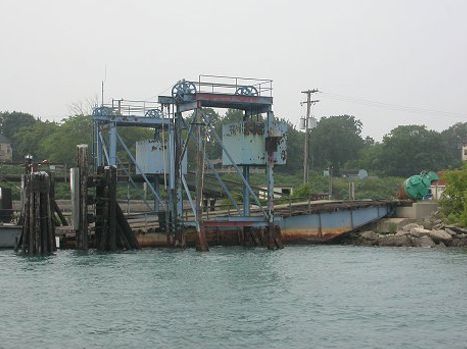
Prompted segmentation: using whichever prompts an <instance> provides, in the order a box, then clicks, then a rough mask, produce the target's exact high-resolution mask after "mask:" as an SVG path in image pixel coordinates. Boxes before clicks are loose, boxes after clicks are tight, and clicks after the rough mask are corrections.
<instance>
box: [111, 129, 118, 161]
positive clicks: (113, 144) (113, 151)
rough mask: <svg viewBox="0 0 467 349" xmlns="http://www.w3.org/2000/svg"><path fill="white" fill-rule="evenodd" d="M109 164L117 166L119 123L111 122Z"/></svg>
mask: <svg viewBox="0 0 467 349" xmlns="http://www.w3.org/2000/svg"><path fill="white" fill-rule="evenodd" d="M109 165H110V166H117V125H116V124H115V123H114V122H112V123H110V124H109Z"/></svg>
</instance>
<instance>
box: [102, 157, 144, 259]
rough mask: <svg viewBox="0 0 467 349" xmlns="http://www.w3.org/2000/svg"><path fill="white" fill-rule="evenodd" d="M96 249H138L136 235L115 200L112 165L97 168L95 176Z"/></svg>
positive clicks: (113, 168)
mask: <svg viewBox="0 0 467 349" xmlns="http://www.w3.org/2000/svg"><path fill="white" fill-rule="evenodd" d="M95 236H96V249H98V250H100V251H115V250H117V249H125V250H128V249H139V248H140V246H139V243H138V240H137V239H136V235H135V234H134V232H133V231H132V229H131V228H130V225H129V224H128V221H127V219H126V217H125V215H124V214H123V211H122V208H121V207H120V205H119V204H118V202H117V171H116V168H115V167H114V166H106V167H103V168H99V169H98V171H97V176H96V234H95Z"/></svg>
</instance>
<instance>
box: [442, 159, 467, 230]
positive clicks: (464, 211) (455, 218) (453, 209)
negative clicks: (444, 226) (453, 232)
mask: <svg viewBox="0 0 467 349" xmlns="http://www.w3.org/2000/svg"><path fill="white" fill-rule="evenodd" d="M443 177H444V179H445V180H446V190H445V191H444V193H443V198H442V200H441V212H442V213H443V215H444V217H445V218H446V219H447V220H448V222H450V223H458V224H461V225H463V226H466V227H467V165H464V167H463V168H462V169H458V170H451V171H446V172H445V173H444V174H443Z"/></svg>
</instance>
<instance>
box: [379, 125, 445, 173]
mask: <svg viewBox="0 0 467 349" xmlns="http://www.w3.org/2000/svg"><path fill="white" fill-rule="evenodd" d="M446 163H447V161H446V157H445V149H444V148H443V146H442V141H441V135H440V134H439V133H438V132H436V131H432V130H428V129H427V128H426V126H420V125H407V126H398V127H396V128H395V129H393V130H392V131H391V132H390V133H389V134H387V135H386V136H384V138H383V146H382V149H381V153H380V154H379V167H380V168H381V170H382V171H384V173H385V174H386V175H389V176H403V177H409V176H412V175H414V174H418V173H420V172H421V171H423V170H433V171H437V170H440V169H443V168H445V167H446Z"/></svg>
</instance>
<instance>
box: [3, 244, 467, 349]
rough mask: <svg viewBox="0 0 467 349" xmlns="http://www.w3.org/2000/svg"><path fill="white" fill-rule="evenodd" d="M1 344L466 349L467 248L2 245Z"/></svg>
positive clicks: (115, 346)
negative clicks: (204, 249) (34, 251)
mask: <svg viewBox="0 0 467 349" xmlns="http://www.w3.org/2000/svg"><path fill="white" fill-rule="evenodd" d="M0 291H1V298H0V347H5V348H221V347H224V348H312V347H314V348H378V347H379V348H384V347H396V348H424V349H426V348H465V347H466V346H467V331H466V330H467V251H466V250H458V249H444V250H425V249H402V248H362V247H350V246H307V247H287V248H285V249H284V250H281V251H275V252H270V251H267V250H264V249H243V248H212V249H211V251H210V252H209V253H205V254H200V253H197V252H195V251H194V250H186V251H173V250H145V251H141V252H129V253H118V254H97V253H89V254H80V253H77V252H74V251H59V252H58V253H57V254H56V255H54V256H51V257H48V258H25V257H22V256H17V255H15V254H14V252H12V251H0Z"/></svg>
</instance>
